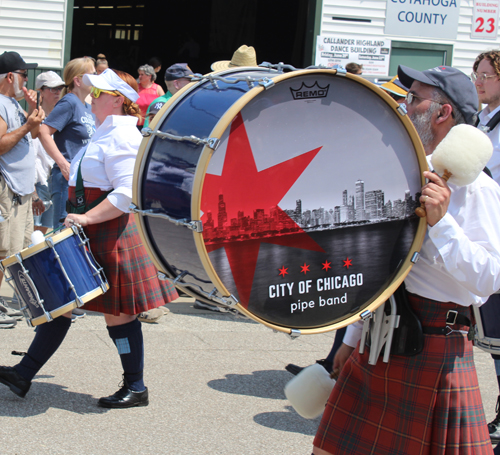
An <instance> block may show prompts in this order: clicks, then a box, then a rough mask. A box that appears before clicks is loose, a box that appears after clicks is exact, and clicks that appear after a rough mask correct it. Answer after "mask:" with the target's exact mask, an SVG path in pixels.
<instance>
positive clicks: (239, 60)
mask: <svg viewBox="0 0 500 455" xmlns="http://www.w3.org/2000/svg"><path fill="white" fill-rule="evenodd" d="M235 66H258V65H257V55H256V54H255V49H254V48H253V46H247V45H245V44H243V46H240V47H239V48H238V49H237V50H236V52H235V53H234V54H233V58H232V59H231V60H220V61H218V62H214V63H212V65H211V66H210V68H212V71H221V70H227V69H229V68H234V67H235Z"/></svg>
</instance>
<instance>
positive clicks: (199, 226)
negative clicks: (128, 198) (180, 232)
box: [128, 204, 203, 232]
mask: <svg viewBox="0 0 500 455" xmlns="http://www.w3.org/2000/svg"><path fill="white" fill-rule="evenodd" d="M128 209H129V210H130V212H132V213H137V214H138V215H142V216H151V217H153V218H163V219H164V220H167V221H170V222H171V223H173V224H175V225H176V226H184V227H187V228H188V229H190V230H191V231H195V232H203V223H202V222H201V221H199V220H192V221H189V220H187V219H185V218H184V219H182V220H176V219H175V218H172V217H170V216H168V215H165V214H163V213H159V212H154V211H153V209H148V210H139V209H138V208H137V206H136V205H135V204H130V206H129V208H128Z"/></svg>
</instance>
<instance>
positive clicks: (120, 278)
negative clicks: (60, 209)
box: [69, 187, 179, 316]
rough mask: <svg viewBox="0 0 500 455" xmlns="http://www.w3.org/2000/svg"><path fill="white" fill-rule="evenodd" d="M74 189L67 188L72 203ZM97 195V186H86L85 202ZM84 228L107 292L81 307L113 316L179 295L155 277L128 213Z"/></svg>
mask: <svg viewBox="0 0 500 455" xmlns="http://www.w3.org/2000/svg"><path fill="white" fill-rule="evenodd" d="M74 190H75V189H74V187H70V188H69V200H70V201H71V202H72V203H73V204H75V192H74ZM101 194H102V191H101V190H100V189H98V188H86V189H85V200H86V202H87V204H89V203H90V202H92V201H94V200H95V199H97V198H98V197H99V196H100V195H101ZM84 231H85V234H86V235H87V237H88V238H89V243H90V248H91V250H92V253H93V255H94V257H95V259H96V261H97V262H98V263H99V264H100V265H101V267H102V268H103V269H104V273H105V274H106V278H107V279H108V283H109V286H110V289H109V291H108V292H106V293H105V294H103V295H101V296H99V297H97V298H95V299H93V300H91V301H90V302H87V303H86V304H85V306H84V308H85V309H87V310H89V311H99V312H101V313H107V314H113V315H115V316H118V315H119V314H120V313H125V314H139V313H141V312H143V311H147V310H151V309H152V308H157V307H159V306H161V305H164V304H165V303H168V302H171V301H172V300H175V299H176V298H178V297H179V296H178V294H177V290H176V289H175V287H174V285H173V284H171V282H170V281H160V280H159V279H158V271H157V269H156V267H155V266H154V264H153V263H152V262H151V259H150V258H149V256H148V254H147V252H146V249H145V248H144V246H143V244H142V241H141V238H140V236H139V232H138V230H137V226H136V224H135V220H134V217H133V216H132V215H130V214H123V215H122V216H119V217H118V218H115V219H113V220H110V221H106V222H104V223H99V224H93V225H89V226H85V228H84Z"/></svg>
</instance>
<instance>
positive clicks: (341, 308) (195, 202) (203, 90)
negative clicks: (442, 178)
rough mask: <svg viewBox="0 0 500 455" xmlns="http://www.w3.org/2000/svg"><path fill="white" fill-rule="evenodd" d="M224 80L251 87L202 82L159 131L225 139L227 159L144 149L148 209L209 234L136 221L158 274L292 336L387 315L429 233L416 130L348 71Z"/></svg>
mask: <svg viewBox="0 0 500 455" xmlns="http://www.w3.org/2000/svg"><path fill="white" fill-rule="evenodd" d="M215 76H218V77H219V79H224V78H226V79H228V78H233V80H234V78H238V82H237V83H229V80H227V81H224V80H217V81H216V83H214V82H213V81H210V80H209V79H208V78H206V79H203V80H201V81H199V82H196V83H192V84H190V85H188V86H186V87H185V88H184V89H183V90H182V92H179V93H177V94H176V95H175V96H174V97H172V98H171V100H170V103H168V104H167V105H165V106H164V107H163V108H162V111H160V113H159V115H158V116H157V117H156V118H155V121H153V123H152V128H153V129H158V130H159V131H161V132H163V133H169V134H172V135H176V136H196V137H198V138H208V137H210V138H217V139H219V140H220V145H219V146H218V147H217V148H216V150H215V151H214V150H213V149H212V148H210V147H208V146H204V145H202V144H198V145H197V144H194V143H192V142H186V141H174V140H170V139H161V138H159V137H157V136H154V135H153V136H151V137H150V138H146V139H145V140H144V141H143V143H142V145H141V149H140V151H139V155H138V159H137V164H136V168H135V178H134V194H133V202H134V204H135V205H136V206H137V207H138V209H139V210H142V211H151V212H153V213H156V214H163V215H166V216H168V217H170V219H174V220H187V221H191V220H200V221H201V222H202V224H203V232H195V231H192V230H190V229H187V228H186V227H185V226H182V225H179V224H176V223H172V222H171V221H168V220H167V219H164V218H157V217H153V216H142V215H136V219H137V222H138V225H139V230H140V232H141V236H142V238H143V240H144V242H145V245H146V248H147V249H148V251H149V254H150V255H151V257H152V259H153V261H154V262H155V264H156V266H157V267H158V269H159V270H160V271H162V272H164V273H165V274H166V275H167V276H168V277H170V278H171V279H174V280H175V282H176V285H177V286H178V287H179V288H180V289H182V290H185V291H187V292H188V293H189V294H191V295H193V296H195V297H196V298H200V299H201V300H203V301H205V302H208V303H212V302H217V301H218V299H219V298H226V297H229V296H234V298H235V299H236V300H237V301H238V302H239V303H238V305H237V309H238V310H239V311H240V312H242V313H244V314H246V315H248V316H250V317H252V318H253V319H255V320H257V321H259V322H261V323H263V324H265V325H267V326H269V327H272V328H274V329H276V330H281V331H284V332H288V333H290V332H291V331H292V330H300V331H301V333H321V332H324V331H328V330H335V329H337V328H340V327H343V326H345V325H348V324H350V323H352V322H354V321H356V320H359V319H360V315H361V314H362V313H363V312H365V311H374V310H375V309H376V308H377V307H378V306H379V305H380V304H382V303H383V302H384V301H385V300H387V298H388V297H389V296H390V295H391V294H392V293H393V292H394V291H395V289H396V288H397V287H398V286H399V285H400V284H401V282H402V281H403V280H404V277H405V276H406V275H407V273H408V272H409V270H410V268H411V264H412V262H411V260H412V258H413V257H414V255H415V253H417V252H418V251H419V249H420V247H421V244H422V241H423V238H424V235H425V229H426V221H425V219H419V218H418V217H416V216H415V215H414V209H415V207H416V206H418V205H419V204H418V195H419V194H418V193H419V191H420V189H421V187H422V185H423V183H424V182H423V176H422V172H423V171H424V170H426V169H427V162H426V160H425V154H424V152H423V149H422V146H421V143H420V140H419V139H418V136H417V134H416V132H415V130H414V128H413V126H412V124H411V122H410V121H409V119H408V118H407V117H406V116H405V115H402V114H401V113H400V112H399V111H398V104H397V103H396V102H395V101H393V100H392V99H391V98H390V97H389V96H387V95H386V94H385V93H384V92H383V91H382V90H380V89H379V88H377V87H376V86H374V85H373V84H371V83H369V82H367V81H365V80H363V79H362V78H359V77H356V76H352V75H349V74H348V75H343V76H341V75H338V74H337V72H336V71H335V70H315V69H312V70H302V71H294V72H290V73H278V72H275V71H272V70H267V69H264V68H243V69H238V70H230V71H226V72H222V73H216V74H215ZM248 78H252V79H259V78H267V79H272V81H273V83H274V85H273V86H272V87H271V88H268V89H265V88H264V87H263V86H260V85H256V84H254V86H252V84H251V82H250V81H248V80H245V79H248Z"/></svg>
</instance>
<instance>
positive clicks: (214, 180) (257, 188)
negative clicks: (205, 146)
mask: <svg viewBox="0 0 500 455" xmlns="http://www.w3.org/2000/svg"><path fill="white" fill-rule="evenodd" d="M320 149H321V147H319V148H317V149H314V150H311V151H309V152H307V153H304V154H302V155H299V156H296V157H294V158H291V159H289V160H287V161H284V162H282V163H279V164H277V165H275V166H271V167H269V168H267V169H263V170H261V171H258V170H257V166H256V164H255V160H254V156H253V152H252V149H251V147H250V143H249V140H248V136H247V132H246V129H245V126H244V124H243V119H242V116H241V114H238V115H236V117H235V118H234V120H233V122H232V124H231V131H230V134H229V139H228V144H227V150H226V156H225V161H224V166H223V169H222V175H220V176H219V175H214V174H206V175H205V181H204V184H203V192H202V197H201V210H202V212H203V216H202V221H203V222H204V223H205V222H206V221H207V219H208V218H207V213H208V212H209V211H210V212H212V214H214V218H215V220H217V214H218V207H219V206H218V204H219V195H222V196H223V198H224V203H225V204H226V212H227V222H226V223H225V226H229V221H230V220H231V219H232V218H238V212H243V213H244V214H245V215H246V216H253V214H254V211H255V210H257V209H263V210H264V211H265V212H266V213H269V211H270V209H271V208H273V210H274V208H275V210H276V215H275V216H277V217H279V218H281V219H286V220H288V222H289V223H293V225H294V226H295V234H294V235H282V236H274V237H263V238H258V239H255V240H253V239H252V240H244V241H234V242H225V243H218V244H206V248H207V251H208V252H211V251H214V250H216V249H219V248H224V249H225V251H226V255H227V258H228V260H229V265H230V267H231V272H232V274H233V278H234V282H235V284H236V288H237V290H238V294H239V297H240V301H241V303H242V304H243V305H244V306H245V307H246V306H247V305H248V302H249V300H250V292H251V290H252V284H253V279H254V275H255V267H256V265H257V259H258V255H259V248H260V244H261V243H262V242H265V243H271V244H275V245H282V246H288V247H294V248H301V249H306V250H311V251H319V252H324V250H323V248H321V247H320V246H319V245H318V244H317V243H316V242H315V241H314V240H313V239H312V238H311V237H309V235H308V234H306V233H305V232H304V231H303V230H302V229H301V228H300V227H299V226H298V225H297V224H296V223H295V222H294V221H293V220H291V219H290V217H289V216H288V215H287V214H286V213H285V212H284V211H283V210H282V209H281V208H280V207H278V203H279V202H280V201H281V200H282V199H283V197H284V196H285V195H286V193H287V192H288V191H289V189H290V188H291V187H292V186H293V184H294V183H295V181H296V180H297V179H298V178H299V177H300V175H301V174H302V173H303V172H304V170H305V169H306V168H307V166H308V165H309V164H310V163H311V161H312V160H313V159H314V157H315V156H316V155H317V154H318V152H319V151H320ZM270 153H271V152H270Z"/></svg>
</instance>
